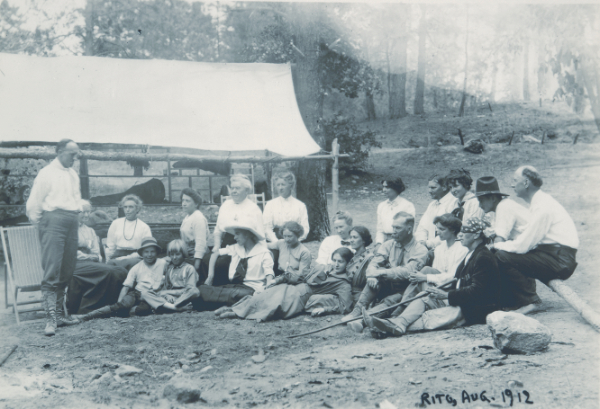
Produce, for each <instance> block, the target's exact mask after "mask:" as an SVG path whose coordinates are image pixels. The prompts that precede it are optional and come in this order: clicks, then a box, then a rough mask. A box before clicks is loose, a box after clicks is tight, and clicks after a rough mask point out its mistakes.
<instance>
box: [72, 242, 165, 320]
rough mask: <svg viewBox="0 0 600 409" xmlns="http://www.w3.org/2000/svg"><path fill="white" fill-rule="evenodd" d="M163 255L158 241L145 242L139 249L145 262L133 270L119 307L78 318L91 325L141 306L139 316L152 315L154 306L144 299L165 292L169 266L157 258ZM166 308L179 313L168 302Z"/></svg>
mask: <svg viewBox="0 0 600 409" xmlns="http://www.w3.org/2000/svg"><path fill="white" fill-rule="evenodd" d="M159 251H160V247H159V246H158V243H157V242H156V239H155V238H154V237H146V238H144V239H142V245H141V246H140V248H139V249H138V254H139V255H140V256H141V257H142V261H140V262H139V263H137V264H136V265H135V266H133V267H132V268H131V270H129V273H128V274H127V278H126V279H125V281H124V282H123V288H122V289H121V293H120V294H119V299H118V301H117V303H116V304H112V305H107V306H106V307H102V308H99V309H97V310H94V311H92V312H90V313H88V314H86V315H83V316H81V317H78V318H79V319H80V320H81V321H87V320H90V319H92V318H101V317H105V316H108V315H112V314H117V315H124V316H127V315H128V314H129V311H130V309H131V308H132V307H134V306H137V307H136V309H135V314H136V315H146V314H149V313H151V310H150V305H149V304H148V303H147V302H146V301H144V299H145V298H148V296H147V294H148V293H149V292H151V291H158V290H159V289H160V288H162V286H163V283H164V279H165V275H164V272H165V267H166V266H167V261H166V260H165V259H158V260H157V258H156V257H157V255H158V252H159ZM162 306H163V307H164V308H167V309H172V310H175V306H174V305H173V304H172V303H169V302H165V303H164V304H163V305H162Z"/></svg>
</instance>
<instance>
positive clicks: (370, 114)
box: [365, 91, 377, 121]
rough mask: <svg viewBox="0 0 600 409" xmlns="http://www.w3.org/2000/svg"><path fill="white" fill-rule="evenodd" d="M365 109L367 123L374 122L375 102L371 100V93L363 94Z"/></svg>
mask: <svg viewBox="0 0 600 409" xmlns="http://www.w3.org/2000/svg"><path fill="white" fill-rule="evenodd" d="M365 107H366V109H367V121H374V120H376V119H377V114H376V112H375V100H374V99H373V92H372V91H366V92H365Z"/></svg>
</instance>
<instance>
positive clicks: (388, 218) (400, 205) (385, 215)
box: [375, 178, 415, 245]
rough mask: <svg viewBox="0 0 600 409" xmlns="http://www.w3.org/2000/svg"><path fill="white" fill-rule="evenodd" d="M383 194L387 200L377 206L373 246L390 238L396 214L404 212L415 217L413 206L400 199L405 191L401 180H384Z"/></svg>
mask: <svg viewBox="0 0 600 409" xmlns="http://www.w3.org/2000/svg"><path fill="white" fill-rule="evenodd" d="M381 184H382V185H383V193H384V194H385V195H386V196H387V200H385V201H383V202H381V203H379V206H377V234H376V236H375V244H376V245H380V244H383V243H384V242H385V241H388V240H390V239H391V238H392V232H393V231H394V229H393V228H392V223H393V221H394V216H395V215H396V213H398V212H406V213H408V214H410V215H411V216H413V217H415V205H413V204H412V203H411V202H409V201H408V200H406V199H404V198H402V197H400V194H401V193H402V192H404V191H405V190H406V186H404V183H403V182H402V179H400V178H397V179H395V180H384V181H382V182H381Z"/></svg>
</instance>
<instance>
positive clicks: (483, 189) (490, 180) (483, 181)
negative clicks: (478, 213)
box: [475, 176, 508, 197]
mask: <svg viewBox="0 0 600 409" xmlns="http://www.w3.org/2000/svg"><path fill="white" fill-rule="evenodd" d="M485 195H501V196H508V195H507V194H506V193H502V192H500V187H499V186H498V180H496V178H495V177H493V176H484V177H482V178H479V179H477V183H476V185H475V196H477V197H479V196H485Z"/></svg>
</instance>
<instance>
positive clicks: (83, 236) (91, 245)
mask: <svg viewBox="0 0 600 409" xmlns="http://www.w3.org/2000/svg"><path fill="white" fill-rule="evenodd" d="M77 247H78V249H77V260H88V259H89V258H90V256H92V255H94V256H98V260H101V259H102V257H101V256H100V245H99V244H98V236H97V235H96V232H95V231H94V229H92V228H91V227H89V226H86V225H85V224H81V225H79V230H78V244H77ZM82 249H85V251H82Z"/></svg>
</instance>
